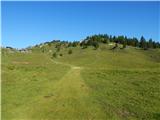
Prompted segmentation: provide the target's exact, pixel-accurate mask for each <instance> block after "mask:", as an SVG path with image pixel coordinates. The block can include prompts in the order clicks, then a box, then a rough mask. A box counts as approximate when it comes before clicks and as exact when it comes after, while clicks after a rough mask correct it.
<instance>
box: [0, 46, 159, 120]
mask: <svg viewBox="0 0 160 120" xmlns="http://www.w3.org/2000/svg"><path fill="white" fill-rule="evenodd" d="M111 47H112V46H109V45H103V44H102V45H100V47H99V48H98V49H97V50H94V48H92V47H88V48H86V49H81V48H80V47H79V46H77V47H70V48H65V47H63V48H61V49H60V51H58V52H56V53H57V55H58V56H57V57H56V58H52V54H53V53H54V52H55V51H56V49H55V45H54V44H53V45H51V46H45V51H43V52H42V51H41V47H39V46H37V47H33V48H32V53H19V52H14V53H8V52H5V53H3V54H2V118H3V119H5V120H11V119H16V120H21V119H26V120H39V119H47V120H53V119H56V120H57V119H60V120H71V119H73V120H106V119H108V120H111V119H116V120H124V119H137V120H139V119H157V120H158V119H160V102H159V101H160V97H159V96H160V93H159V91H160V87H159V84H160V50H159V49H154V50H152V49H151V50H146V51H144V50H140V49H137V48H134V47H128V48H126V49H115V50H110V48H111ZM70 49H72V51H73V53H72V54H68V51H69V50H70ZM60 54H62V55H61V56H59V55H60Z"/></svg>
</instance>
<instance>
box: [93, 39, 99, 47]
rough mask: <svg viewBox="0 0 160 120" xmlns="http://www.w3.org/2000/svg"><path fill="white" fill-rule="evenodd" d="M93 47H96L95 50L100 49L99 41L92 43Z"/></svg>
mask: <svg viewBox="0 0 160 120" xmlns="http://www.w3.org/2000/svg"><path fill="white" fill-rule="evenodd" d="M92 45H93V47H94V48H95V49H98V48H99V44H98V42H97V41H94V42H93V43H92Z"/></svg>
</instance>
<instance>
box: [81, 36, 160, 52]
mask: <svg viewBox="0 0 160 120" xmlns="http://www.w3.org/2000/svg"><path fill="white" fill-rule="evenodd" d="M109 42H114V43H116V45H117V44H122V45H123V48H125V47H126V46H127V45H128V46H133V47H139V48H142V49H144V50H147V49H148V48H160V43H159V42H155V41H153V40H152V39H149V40H146V39H145V38H144V37H143V36H141V38H140V39H137V38H136V37H133V38H128V37H127V36H112V35H107V34H99V35H93V36H87V37H86V38H85V39H84V40H83V41H81V42H80V46H82V47H83V48H86V47H87V46H94V47H95V48H97V47H98V43H106V44H108V43H109Z"/></svg>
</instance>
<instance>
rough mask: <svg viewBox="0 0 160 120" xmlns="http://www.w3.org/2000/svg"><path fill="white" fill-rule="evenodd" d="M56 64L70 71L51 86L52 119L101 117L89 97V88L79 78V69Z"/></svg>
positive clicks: (71, 119)
mask: <svg viewBox="0 0 160 120" xmlns="http://www.w3.org/2000/svg"><path fill="white" fill-rule="evenodd" d="M54 63H56V64H61V65H66V66H70V67H71V69H70V70H69V71H68V72H67V73H66V74H65V75H64V76H63V77H62V78H61V79H60V80H59V81H58V82H57V83H55V84H54V86H53V91H54V96H55V97H54V101H52V104H54V111H53V112H52V115H53V116H54V119H59V120H79V119H81V120H92V119H95V118H96V119H99V118H98V116H101V117H102V116H103V113H102V112H101V110H100V109H99V107H98V106H97V105H96V104H94V105H93V100H92V99H91V98H90V96H89V91H90V90H89V88H88V87H87V85H86V84H85V82H84V81H83V79H82V77H81V70H82V69H81V67H78V66H73V65H70V64H65V63H61V62H57V61H54Z"/></svg>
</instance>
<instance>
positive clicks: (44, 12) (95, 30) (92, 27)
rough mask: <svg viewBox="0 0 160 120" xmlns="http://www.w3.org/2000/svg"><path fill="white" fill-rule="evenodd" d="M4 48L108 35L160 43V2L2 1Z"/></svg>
mask: <svg viewBox="0 0 160 120" xmlns="http://www.w3.org/2000/svg"><path fill="white" fill-rule="evenodd" d="M1 7H2V14H1V15H2V45H3V46H12V47H15V48H24V47H27V46H30V45H35V44H39V43H41V42H46V41H51V40H54V39H60V40H68V41H74V40H81V39H83V38H85V37H86V36H88V35H93V34H99V33H107V34H109V35H127V36H128V37H137V38H140V37H141V36H142V35H143V36H144V37H145V38H146V39H149V38H152V39H153V40H155V41H160V30H159V28H160V18H159V16H160V2H138V1H137V2H136V1H135V2H129V1H128V2H127V1H126V2H113V1H112V2H107V1H106V2H105V1H103V2H102V1H101V2H85V1H81V2H56V1H55V2H54V1H52V2H51V1H50V2H49V1H48V2H24V1H22V2H2V6H1Z"/></svg>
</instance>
